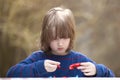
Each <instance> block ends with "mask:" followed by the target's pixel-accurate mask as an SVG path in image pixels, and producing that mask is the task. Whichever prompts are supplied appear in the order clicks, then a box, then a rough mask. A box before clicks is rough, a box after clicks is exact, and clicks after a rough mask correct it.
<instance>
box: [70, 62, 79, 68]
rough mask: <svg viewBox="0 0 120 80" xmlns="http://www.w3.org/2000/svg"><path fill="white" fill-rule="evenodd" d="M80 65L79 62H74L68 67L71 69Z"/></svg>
mask: <svg viewBox="0 0 120 80" xmlns="http://www.w3.org/2000/svg"><path fill="white" fill-rule="evenodd" d="M79 66H80V63H74V64H71V65H70V66H69V69H70V70H73V69H75V68H77V67H79Z"/></svg>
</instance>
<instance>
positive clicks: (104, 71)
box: [81, 54, 115, 77]
mask: <svg viewBox="0 0 120 80" xmlns="http://www.w3.org/2000/svg"><path fill="white" fill-rule="evenodd" d="M81 58H82V62H92V63H93V64H94V65H95V66H96V71H97V72H96V75H95V76H94V77H115V74H114V73H113V72H112V70H110V69H109V68H107V67H106V66H105V65H103V64H97V63H96V62H95V61H93V60H92V59H90V58H88V57H87V56H85V55H83V54H82V57H81Z"/></svg>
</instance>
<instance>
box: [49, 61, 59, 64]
mask: <svg viewBox="0 0 120 80" xmlns="http://www.w3.org/2000/svg"><path fill="white" fill-rule="evenodd" d="M48 62H49V64H52V65H60V62H58V61H53V60H49V61H48Z"/></svg>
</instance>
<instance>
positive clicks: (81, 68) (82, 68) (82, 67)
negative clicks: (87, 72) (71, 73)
mask: <svg viewBox="0 0 120 80" xmlns="http://www.w3.org/2000/svg"><path fill="white" fill-rule="evenodd" d="M77 69H80V70H84V69H86V67H84V66H80V67H77Z"/></svg>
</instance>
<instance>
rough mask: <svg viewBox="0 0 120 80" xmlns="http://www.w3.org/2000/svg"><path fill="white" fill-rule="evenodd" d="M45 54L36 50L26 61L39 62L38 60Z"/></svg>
mask: <svg viewBox="0 0 120 80" xmlns="http://www.w3.org/2000/svg"><path fill="white" fill-rule="evenodd" d="M44 55H45V53H44V52H43V51H41V50H38V51H34V52H32V53H31V54H30V55H29V56H28V57H27V59H32V60H33V61H34V60H39V59H40V58H42V57H44Z"/></svg>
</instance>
